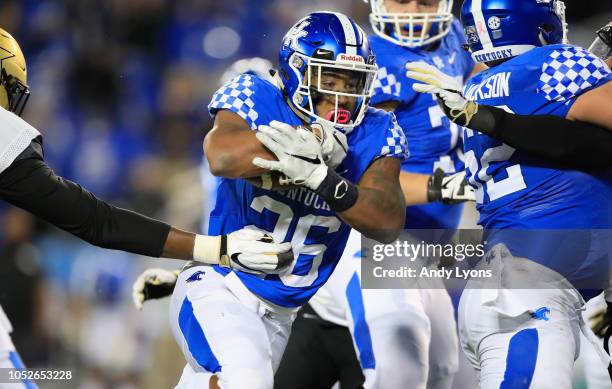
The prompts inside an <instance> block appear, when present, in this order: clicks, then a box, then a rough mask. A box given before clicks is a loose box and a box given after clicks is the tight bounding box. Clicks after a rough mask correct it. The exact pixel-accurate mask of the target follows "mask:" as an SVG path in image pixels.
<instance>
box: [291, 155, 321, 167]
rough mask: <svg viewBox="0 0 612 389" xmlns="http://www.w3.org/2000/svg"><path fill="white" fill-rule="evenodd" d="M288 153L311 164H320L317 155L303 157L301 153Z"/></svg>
mask: <svg viewBox="0 0 612 389" xmlns="http://www.w3.org/2000/svg"><path fill="white" fill-rule="evenodd" d="M289 155H290V156H292V157H295V158H299V159H301V160H302V161H306V162H308V163H312V164H315V165H320V164H321V160H320V159H319V157H318V156H317V158H309V157H304V156H303V155H294V154H289Z"/></svg>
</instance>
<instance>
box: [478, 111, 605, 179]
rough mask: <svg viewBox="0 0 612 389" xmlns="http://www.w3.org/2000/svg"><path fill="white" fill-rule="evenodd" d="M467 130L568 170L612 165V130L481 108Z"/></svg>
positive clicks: (556, 117)
mask: <svg viewBox="0 0 612 389" xmlns="http://www.w3.org/2000/svg"><path fill="white" fill-rule="evenodd" d="M469 127H470V128H472V129H474V130H476V131H479V132H482V133H484V134H487V135H489V136H491V137H493V138H495V139H498V140H500V141H502V142H504V143H506V144H508V145H510V146H512V147H514V148H516V149H517V150H520V151H523V152H526V153H530V154H533V155H537V156H540V157H544V158H549V159H552V160H555V161H557V162H560V163H564V164H567V165H568V166H570V167H578V168H580V167H606V166H610V165H612V131H609V130H608V129H606V128H604V127H600V126H597V125H594V124H590V123H585V122H578V121H571V120H567V119H564V118H561V117H558V116H553V115H536V116H523V115H516V114H511V113H508V112H506V111H504V110H502V109H500V108H496V107H489V106H486V105H480V106H479V108H478V113H477V114H476V115H474V118H473V119H472V121H471V122H470V124H469Z"/></svg>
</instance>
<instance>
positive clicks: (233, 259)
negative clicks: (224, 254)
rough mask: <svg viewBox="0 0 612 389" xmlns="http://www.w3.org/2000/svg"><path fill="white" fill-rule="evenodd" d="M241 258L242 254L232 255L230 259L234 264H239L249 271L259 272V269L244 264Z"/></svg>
mask: <svg viewBox="0 0 612 389" xmlns="http://www.w3.org/2000/svg"><path fill="white" fill-rule="evenodd" d="M239 257H240V253H232V255H231V257H230V258H231V259H232V262H236V263H237V264H239V265H240V266H242V267H243V268H245V269H249V270H251V271H255V272H257V271H259V270H257V269H253V268H250V267H248V266H247V265H245V264H244V263H242V262H240V258H239Z"/></svg>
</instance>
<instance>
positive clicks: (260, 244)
mask: <svg viewBox="0 0 612 389" xmlns="http://www.w3.org/2000/svg"><path fill="white" fill-rule="evenodd" d="M221 246H222V247H221V256H220V259H219V265H221V266H225V267H229V268H231V269H234V270H240V271H243V272H247V273H254V274H263V273H273V272H277V271H278V270H281V269H282V268H284V267H285V266H286V265H288V264H289V263H291V262H293V252H292V251H291V243H289V242H287V243H274V240H273V239H272V236H270V235H268V234H267V233H266V232H265V231H262V230H259V229H256V228H254V227H245V228H243V229H241V230H238V231H234V232H232V233H230V234H228V235H227V236H226V248H225V250H224V249H223V243H222V244H221Z"/></svg>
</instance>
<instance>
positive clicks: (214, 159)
mask: <svg viewBox="0 0 612 389" xmlns="http://www.w3.org/2000/svg"><path fill="white" fill-rule="evenodd" d="M204 155H206V158H207V159H208V164H209V166H210V171H211V173H212V174H213V175H215V176H218V177H227V178H247V177H258V176H261V175H262V174H264V173H267V172H268V171H267V170H265V169H262V168H260V167H257V166H255V165H253V163H252V161H253V158H255V157H260V158H265V159H271V160H274V159H276V157H275V156H274V154H272V153H271V152H270V151H269V150H268V149H266V148H265V146H263V145H262V144H261V142H260V141H258V140H257V138H256V137H255V131H252V130H242V129H238V130H231V131H219V130H216V129H213V130H212V131H211V132H210V133H209V134H208V135H207V136H206V138H205V140H204Z"/></svg>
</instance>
